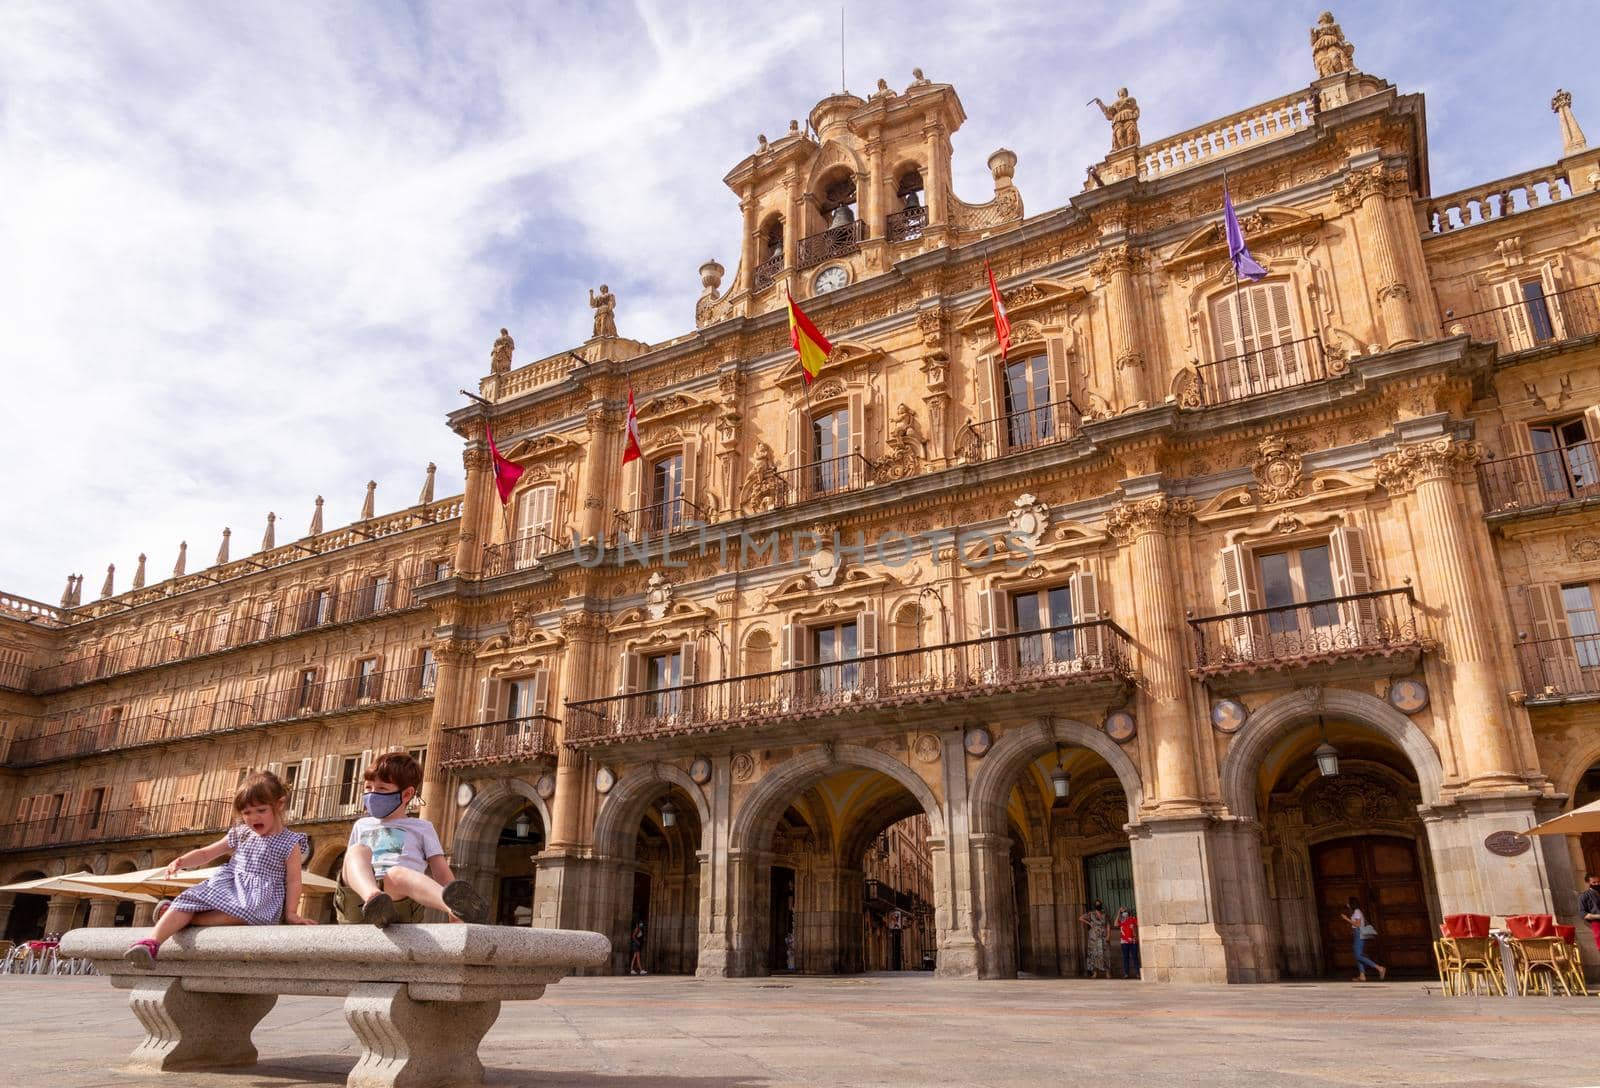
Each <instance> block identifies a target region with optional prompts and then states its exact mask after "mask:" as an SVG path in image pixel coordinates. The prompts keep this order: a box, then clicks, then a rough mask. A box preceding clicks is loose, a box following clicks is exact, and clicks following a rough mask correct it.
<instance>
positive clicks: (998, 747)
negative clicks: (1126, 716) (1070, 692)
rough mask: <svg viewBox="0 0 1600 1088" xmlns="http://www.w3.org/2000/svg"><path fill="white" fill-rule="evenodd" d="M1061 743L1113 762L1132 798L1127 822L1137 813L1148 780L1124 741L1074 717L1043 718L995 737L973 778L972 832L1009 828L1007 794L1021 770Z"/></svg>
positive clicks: (1005, 832) (998, 832) (1112, 764)
mask: <svg viewBox="0 0 1600 1088" xmlns="http://www.w3.org/2000/svg"><path fill="white" fill-rule="evenodd" d="M1057 744H1066V745H1071V746H1073V747H1077V748H1085V749H1088V750H1089V751H1091V752H1094V753H1095V754H1096V755H1098V756H1099V757H1100V758H1101V759H1103V760H1105V761H1106V763H1108V764H1109V765H1110V766H1111V770H1112V773H1114V774H1115V775H1116V776H1117V780H1118V781H1119V782H1121V783H1122V792H1123V793H1124V794H1125V795H1126V796H1127V798H1128V822H1129V823H1135V822H1137V821H1138V819H1139V806H1140V805H1141V804H1143V803H1144V784H1143V782H1142V781H1141V779H1140V778H1139V769H1138V768H1137V767H1136V766H1134V763H1133V760H1132V759H1130V758H1129V757H1128V753H1127V752H1125V751H1123V750H1122V746H1121V745H1120V744H1118V743H1117V742H1116V741H1114V740H1112V739H1111V738H1110V737H1108V736H1106V735H1105V733H1104V732H1103V731H1101V730H1099V729H1096V728H1095V727H1094V726H1092V725H1088V724H1086V723H1084V722H1080V721H1075V720H1073V719H1071V718H1045V719H1041V720H1040V721H1036V722H1033V723H1031V724H1029V725H1025V726H1023V727H1021V728H1020V729H1013V730H1011V731H1010V732H1008V733H1006V735H1005V736H1003V737H1001V738H1000V739H999V740H998V741H996V742H995V745H994V747H993V748H991V749H990V750H989V753H988V755H986V756H984V758H983V762H982V763H980V764H979V765H978V773H977V774H975V775H974V776H973V778H972V790H971V792H970V794H969V795H968V796H969V798H970V808H971V812H972V831H973V834H975V835H976V834H984V833H988V834H996V835H1004V834H1007V833H1008V828H1007V826H1006V819H1005V808H1006V800H1007V798H1009V797H1010V795H1011V790H1012V787H1014V786H1015V785H1016V780H1017V775H1018V774H1019V773H1021V771H1022V769H1023V768H1024V767H1026V766H1027V765H1028V764H1029V763H1031V762H1032V761H1033V760H1035V759H1037V758H1038V757H1039V754H1040V753H1041V752H1044V751H1048V750H1049V749H1051V748H1054V747H1055V746H1056V745H1057Z"/></svg>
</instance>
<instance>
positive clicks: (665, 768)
mask: <svg viewBox="0 0 1600 1088" xmlns="http://www.w3.org/2000/svg"><path fill="white" fill-rule="evenodd" d="M661 786H666V787H669V788H670V787H672V786H676V787H678V788H679V789H680V790H682V791H683V792H684V794H685V795H687V796H688V798H689V800H691V801H692V802H694V807H695V815H696V816H698V817H699V818H700V828H701V833H702V834H704V832H705V830H706V829H707V828H709V827H710V826H711V823H712V820H711V809H710V807H709V806H708V805H707V804H706V797H705V792H704V791H703V790H701V788H700V787H699V786H697V785H695V782H694V779H692V778H690V777H689V774H688V772H687V771H685V770H684V769H683V768H682V767H679V766H677V765H676V764H672V763H646V764H643V765H641V766H638V767H631V768H629V769H628V770H627V771H624V772H623V773H622V774H621V775H620V776H619V777H618V778H617V781H616V784H615V785H614V786H612V787H611V792H609V793H607V794H606V796H605V800H604V801H603V802H602V803H601V805H600V812H599V813H598V814H597V815H596V816H595V821H594V845H595V849H596V850H597V851H599V852H600V853H601V854H603V855H609V856H611V857H618V858H626V857H631V856H632V855H633V849H634V846H635V841H636V837H637V836H638V833H639V821H640V820H641V819H643V818H644V810H645V806H646V805H648V804H649V803H650V802H651V800H652V799H654V798H655V797H656V796H657V794H658V793H659V792H661V791H660V789H659V787H661Z"/></svg>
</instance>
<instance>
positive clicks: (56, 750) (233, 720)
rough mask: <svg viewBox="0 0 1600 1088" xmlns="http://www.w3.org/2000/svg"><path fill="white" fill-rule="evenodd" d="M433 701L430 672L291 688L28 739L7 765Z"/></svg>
mask: <svg viewBox="0 0 1600 1088" xmlns="http://www.w3.org/2000/svg"><path fill="white" fill-rule="evenodd" d="M432 697H433V676H432V671H431V669H430V670H427V671H425V670H424V669H423V668H422V667H420V666H412V667H409V668H404V669H391V670H390V671H388V672H379V673H372V674H369V675H368V676H365V677H360V676H355V677H348V678H346V679H343V680H329V681H325V682H323V683H318V684H307V685H300V684H292V685H288V686H285V687H283V688H277V689H274V690H272V691H268V692H264V693H262V694H261V695H259V696H257V697H256V698H255V699H252V700H238V699H229V700H224V701H220V702H215V703H202V704H200V705H198V706H191V707H185V708H182V709H180V710H174V711H171V712H170V713H168V714H164V715H159V714H142V715H139V716H138V717H134V718H127V719H121V720H114V721H109V722H102V723H99V724H95V725H84V726H79V727H77V728H74V729H64V730H56V731H54V732H49V733H43V734H40V735H37V736H32V737H18V738H17V739H16V740H14V741H12V743H11V749H10V751H9V752H8V753H7V754H6V759H5V765H6V766H8V767H23V766H31V765H36V764H40V763H48V762H51V761H52V760H58V759H74V758H77V757H80V756H86V755H90V754H91V753H102V752H113V751H123V750H126V749H130V748H143V747H147V746H150V745H156V744H167V743H171V742H173V741H177V740H190V739H194V738H197V737H208V736H217V735H219V734H226V733H237V732H241V731H243V730H246V729H255V728H259V727H261V726H264V725H270V724H272V723H274V722H287V721H295V720H297V719H301V718H310V717H319V716H323V715H328V714H338V713H343V712H346V711H355V710H362V709H366V708H369V707H380V706H393V705H396V704H399V703H406V702H411V701H415V700H423V699H431V698H432Z"/></svg>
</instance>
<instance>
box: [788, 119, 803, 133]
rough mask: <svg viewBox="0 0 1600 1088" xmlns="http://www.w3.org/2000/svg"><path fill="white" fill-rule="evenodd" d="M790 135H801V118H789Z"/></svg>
mask: <svg viewBox="0 0 1600 1088" xmlns="http://www.w3.org/2000/svg"><path fill="white" fill-rule="evenodd" d="M789 135H791V136H798V135H800V122H799V120H798V119H797V118H794V117H791V118H789Z"/></svg>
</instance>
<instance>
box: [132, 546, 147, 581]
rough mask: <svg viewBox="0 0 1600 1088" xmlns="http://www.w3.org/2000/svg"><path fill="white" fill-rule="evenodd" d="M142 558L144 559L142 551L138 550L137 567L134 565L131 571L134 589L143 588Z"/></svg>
mask: <svg viewBox="0 0 1600 1088" xmlns="http://www.w3.org/2000/svg"><path fill="white" fill-rule="evenodd" d="M144 560H145V555H144V552H140V553H139V565H138V566H137V567H135V568H134V571H133V588H134V589H143V588H144Z"/></svg>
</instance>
